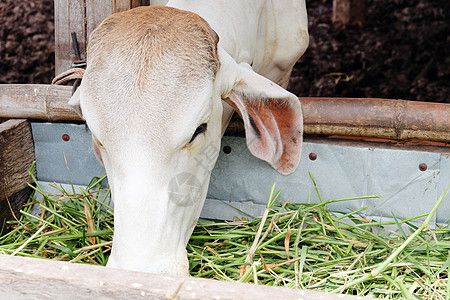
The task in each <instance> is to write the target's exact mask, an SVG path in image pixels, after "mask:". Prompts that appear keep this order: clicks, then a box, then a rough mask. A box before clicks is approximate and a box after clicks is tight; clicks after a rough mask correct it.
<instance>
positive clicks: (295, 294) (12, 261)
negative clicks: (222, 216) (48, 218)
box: [0, 255, 365, 300]
mask: <svg viewBox="0 0 450 300" xmlns="http://www.w3.org/2000/svg"><path fill="white" fill-rule="evenodd" d="M0 266H1V269H0V294H1V295H2V298H3V299H61V297H62V295H63V298H64V299H105V300H106V299H177V300H187V299H236V300H238V299H272V300H282V299H283V300H284V299H286V300H289V299H304V300H312V299H315V300H337V299H342V300H358V299H361V300H363V299H365V298H363V297H357V296H348V295H336V294H329V293H321V292H314V291H308V290H298V289H297V290H296V289H287V288H282V287H270V286H261V285H255V284H249V283H231V282H221V281H217V280H211V279H200V278H186V277H183V276H173V275H166V274H149V273H142V272H130V271H123V270H118V269H110V268H105V267H100V266H91V265H82V264H73V263H68V262H61V261H50V260H44V259H36V258H34V259H33V258H26V257H14V256H9V255H0Z"/></svg>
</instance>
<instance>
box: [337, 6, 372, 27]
mask: <svg viewBox="0 0 450 300" xmlns="http://www.w3.org/2000/svg"><path fill="white" fill-rule="evenodd" d="M366 14H367V0H333V16H332V21H333V23H335V24H337V25H340V26H345V25H347V24H350V25H358V26H362V25H364V22H365V19H366Z"/></svg>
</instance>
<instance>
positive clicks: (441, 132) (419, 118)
mask: <svg viewBox="0 0 450 300" xmlns="http://www.w3.org/2000/svg"><path fill="white" fill-rule="evenodd" d="M300 101H301V103H302V108H303V117H304V132H305V133H307V134H317V135H343V136H361V137H374V138H386V139H395V140H410V139H418V140H427V141H438V142H445V143H449V142H450V104H444V103H428V102H418V101H406V100H389V99H374V98H300Z"/></svg>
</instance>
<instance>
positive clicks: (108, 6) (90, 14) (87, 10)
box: [55, 0, 149, 74]
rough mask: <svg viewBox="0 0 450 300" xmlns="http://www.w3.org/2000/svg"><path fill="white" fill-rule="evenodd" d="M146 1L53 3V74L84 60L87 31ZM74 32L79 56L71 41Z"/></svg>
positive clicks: (69, 0)
mask: <svg viewBox="0 0 450 300" xmlns="http://www.w3.org/2000/svg"><path fill="white" fill-rule="evenodd" d="M148 4H149V0H108V1H106V0H102V1H95V0H55V73H56V74H60V73H62V72H64V71H66V70H68V69H70V68H71V67H72V63H73V62H74V61H77V60H80V59H85V58H86V45H87V41H88V38H89V35H90V34H91V32H92V31H93V30H94V29H95V28H96V27H97V26H98V25H100V23H101V22H102V21H103V20H104V19H105V18H106V17H108V16H109V15H111V14H113V13H116V12H120V11H125V10H128V9H131V8H134V7H137V6H141V5H148ZM72 33H75V35H76V38H77V42H78V48H79V57H78V56H77V54H76V53H75V50H74V47H73V41H72Z"/></svg>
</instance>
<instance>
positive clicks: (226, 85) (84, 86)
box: [70, 0, 308, 274]
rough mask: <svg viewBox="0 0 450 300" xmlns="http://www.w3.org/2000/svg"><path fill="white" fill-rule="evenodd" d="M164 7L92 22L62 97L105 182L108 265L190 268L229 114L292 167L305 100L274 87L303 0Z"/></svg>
mask: <svg viewBox="0 0 450 300" xmlns="http://www.w3.org/2000/svg"><path fill="white" fill-rule="evenodd" d="M167 5H168V6H167V7H165V6H150V7H139V8H136V9H133V10H129V11H125V12H122V13H117V14H114V15H112V16H110V17H108V18H107V19H105V20H104V21H103V22H102V23H101V24H100V26H99V27H98V28H97V29H96V30H95V31H94V32H93V33H92V35H91V36H90V41H89V45H88V49H87V69H86V72H85V74H84V78H83V81H82V83H81V85H80V87H79V88H78V90H77V91H76V93H75V94H74V96H73V97H72V99H71V100H70V104H71V105H72V106H73V107H74V108H75V109H76V110H77V111H78V112H79V113H80V115H82V117H83V118H84V119H85V120H86V123H87V125H88V126H89V128H90V130H91V132H92V138H93V144H94V149H95V153H96V155H97V157H98V158H99V160H100V162H101V163H102V164H103V165H104V167H105V168H106V172H107V174H108V180H109V184H110V187H111V190H112V197H113V201H114V211H115V212H114V214H115V216H114V223H115V228H114V241H113V247H112V253H111V256H110V258H109V261H108V266H109V267H114V268H123V269H128V270H138V271H146V272H153V273H172V274H187V273H188V261H187V257H186V245H187V242H188V240H189V237H190V235H191V233H192V230H193V228H194V226H195V224H196V222H197V220H198V217H199V215H200V212H201V209H202V206H203V203H204V200H205V198H206V192H207V188H208V183H209V179H210V174H211V170H212V168H213V166H214V163H215V161H216V159H217V156H218V154H219V149H220V141H221V136H222V134H223V131H224V129H225V128H226V126H227V125H228V122H229V120H230V118H231V115H232V113H233V112H234V111H237V112H238V113H239V114H240V115H241V116H242V118H243V120H244V126H245V129H246V140H247V145H248V148H249V150H250V151H251V153H253V154H254V155H255V156H257V157H259V158H261V159H263V160H265V161H267V162H268V163H269V164H270V165H272V166H273V167H274V168H275V169H276V170H278V171H279V172H280V173H282V174H289V173H291V172H293V171H294V170H295V169H296V167H297V165H298V162H299V157H300V149H301V142H302V114H301V107H300V103H299V101H298V99H297V97H296V96H294V95H293V94H291V93H289V92H287V91H286V90H285V89H284V88H282V87H286V86H287V84H288V81H289V76H290V73H291V70H292V67H293V65H294V64H295V62H296V61H297V60H298V59H299V57H300V56H301V55H302V54H303V52H304V51H305V49H306V47H307V44H308V32H307V20H306V10H305V3H304V1H303V0H291V1H268V0H267V1H263V0H253V1H250V0H246V1H241V0H217V1H200V0H198V1H194V0H191V1H188V0H184V1H169V2H168V3H167ZM258 73H259V74H258ZM261 75H263V76H265V77H263V76H261ZM280 85H281V86H282V87H281V86H280Z"/></svg>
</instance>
